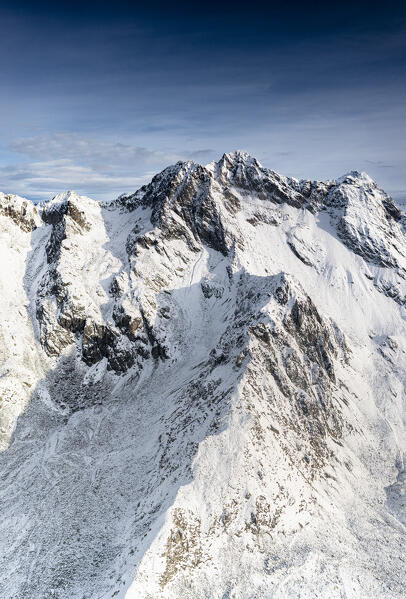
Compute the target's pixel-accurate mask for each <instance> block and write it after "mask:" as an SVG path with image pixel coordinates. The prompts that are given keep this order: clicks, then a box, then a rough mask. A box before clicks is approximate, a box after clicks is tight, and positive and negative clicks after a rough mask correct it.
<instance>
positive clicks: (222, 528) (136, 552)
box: [0, 152, 406, 599]
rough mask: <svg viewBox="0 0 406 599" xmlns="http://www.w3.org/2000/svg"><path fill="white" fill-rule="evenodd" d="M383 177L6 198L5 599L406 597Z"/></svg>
mask: <svg viewBox="0 0 406 599" xmlns="http://www.w3.org/2000/svg"><path fill="white" fill-rule="evenodd" d="M404 227H405V222H404V217H403V216H402V214H401V213H400V212H399V210H398V209H397V207H396V206H395V205H394V203H393V202H392V200H391V198H390V197H389V196H387V195H386V194H385V193H384V192H383V191H381V190H380V189H378V188H377V186H376V184H375V183H374V182H373V181H372V180H371V179H370V178H369V177H368V176H367V175H365V174H360V173H356V172H352V173H350V174H348V175H346V176H344V177H342V178H341V179H338V180H336V181H328V182H326V183H322V182H310V181H297V180H295V179H289V178H286V177H283V176H281V175H278V174H277V173H275V172H273V171H270V170H268V169H264V168H263V167H262V166H261V165H260V164H259V163H258V162H257V161H256V160H255V159H254V158H252V157H250V156H249V155H247V154H245V153H242V152H237V153H235V154H225V155H224V156H223V157H222V159H221V160H220V161H219V162H217V163H212V164H210V165H208V166H207V167H202V166H200V165H197V164H194V163H191V162H188V163H178V164H176V165H174V166H172V167H169V168H167V169H165V170H164V171H163V172H162V173H160V174H158V175H156V176H155V177H154V178H153V180H152V181H151V183H150V184H149V185H146V186H144V187H142V188H141V189H140V190H138V191H137V192H136V193H135V194H133V195H130V196H121V197H120V198H118V199H117V200H115V201H113V202H111V203H108V204H100V203H99V202H95V201H93V200H91V199H89V198H85V197H81V196H78V195H77V194H75V193H74V192H68V193H66V194H61V195H59V196H56V197H55V198H54V199H53V200H52V201H51V202H48V203H46V204H43V205H42V206H41V207H40V208H39V209H38V210H37V209H36V208H35V207H34V206H32V205H31V204H29V203H28V202H27V201H26V200H23V199H21V198H18V197H16V196H1V197H0V243H1V259H2V262H1V269H0V312H1V320H0V355H1V365H0V369H1V370H0V389H1V391H0V396H1V403H0V419H1V420H0V427H1V443H2V453H0V472H1V481H2V483H1V486H0V509H1V514H2V518H1V521H0V548H1V549H0V588H1V589H2V590H1V592H0V596H1V597H2V598H3V597H4V599H23V598H24V599H33V598H35V599H37V598H38V599H48V598H50V597H56V598H58V599H107V598H110V597H116V598H118V599H119V598H120V597H121V598H126V599H156V598H160V597H162V598H163V599H254V598H255V599H273V598H278V599H284V598H288V597H292V598H298V597H301V598H309V599H310V598H311V599H314V598H323V599H325V598H326V597H328V598H342V597H346V598H348V599H349V598H351V599H360V598H361V599H369V598H371V597H377V598H388V599H389V598H400V597H404V596H405V585H406V574H405V563H406V555H405V550H404V546H405V541H406V534H405V533H406V516H405V504H406V500H405V491H406V473H405V467H404V459H405V454H406V433H405V423H406V409H405V405H406V404H405V391H404V388H405V387H404V386H405V379H406V324H405V315H406V312H405V303H406V236H405V228H404Z"/></svg>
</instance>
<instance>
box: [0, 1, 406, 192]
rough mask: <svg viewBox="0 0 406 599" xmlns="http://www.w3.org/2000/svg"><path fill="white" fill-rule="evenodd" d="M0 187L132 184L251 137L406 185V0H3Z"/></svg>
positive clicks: (305, 168) (317, 173) (275, 151)
mask: <svg viewBox="0 0 406 599" xmlns="http://www.w3.org/2000/svg"><path fill="white" fill-rule="evenodd" d="M0 18H1V21H2V23H1V25H2V27H1V32H2V34H1V37H0V73H1V79H0V81H1V88H2V89H1V91H2V93H1V95H0V124H1V127H0V190H3V191H5V192H16V193H20V194H22V195H26V196H28V197H30V198H33V199H39V198H47V197H49V196H50V195H53V194H54V193H56V192H59V191H61V190H63V189H67V188H74V189H76V190H77V191H79V192H81V193H86V194H88V195H90V196H93V197H98V198H101V197H104V198H109V197H114V196H116V195H118V194H120V193H122V192H126V191H132V190H134V189H135V188H137V187H138V186H139V185H140V184H141V183H143V182H144V181H145V180H146V179H148V178H149V177H150V175H151V174H152V173H154V172H155V171H157V170H159V169H161V168H163V167H164V166H166V165H167V164H169V163H172V162H174V161H176V160H178V159H180V158H185V159H186V158H187V159H189V158H192V159H194V160H196V161H198V162H201V163H203V164H205V163H207V162H209V161H210V160H212V159H214V158H215V159H217V158H218V157H219V156H220V155H221V154H222V153H223V152H225V151H232V150H235V149H245V150H247V151H249V152H251V153H252V154H254V155H255V156H257V158H259V160H260V161H261V162H262V163H263V164H264V165H265V166H268V167H270V168H273V169H275V170H278V171H280V172H282V173H284V174H287V175H293V176H296V177H311V178H321V179H325V178H334V177H337V176H340V175H341V174H343V173H344V172H346V171H348V170H351V169H358V170H365V171H367V172H368V173H369V174H370V175H371V176H373V177H374V178H375V179H376V180H377V181H378V183H379V184H380V185H381V186H383V187H384V188H385V189H386V190H387V191H389V192H390V193H392V194H393V196H394V197H395V198H397V199H402V198H404V199H405V200H406V168H405V167H406V153H405V142H404V140H405V138H406V101H405V95H406V94H405V93H406V74H405V73H406V3H404V2H392V1H391V0H389V1H385V2H383V1H381V2H351V3H350V2H341V3H336V2H330V3H326V2H323V3H322V2H305V1H303V2H284V3H282V2H281V3H278V2H271V1H270V2H267V3H265V2H263V3H262V2H255V1H251V2H246V3H240V2H232V3H231V2H221V3H217V4H215V3H210V2H209V3H207V2H206V3H205V4H202V5H201V6H197V5H196V4H195V3H192V2H190V3H186V2H176V3H169V2H166V3H159V2H142V3H137V2H120V1H115V2H113V1H111V2H108V3H107V2H106V3H104V2H81V3H80V2H71V3H69V4H68V3H65V2H63V1H62V2H52V3H50V2H41V1H37V2H35V3H34V2H26V3H25V2H18V1H17V2H13V3H10V4H8V3H5V2H0Z"/></svg>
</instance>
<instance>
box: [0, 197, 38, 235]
mask: <svg viewBox="0 0 406 599" xmlns="http://www.w3.org/2000/svg"><path fill="white" fill-rule="evenodd" d="M0 214H3V215H4V216H7V217H8V218H11V220H12V221H13V222H14V223H15V224H16V225H17V226H18V227H19V228H20V229H21V230H22V231H24V232H26V233H29V232H31V231H33V230H34V229H36V228H37V226H38V225H39V220H40V218H39V215H38V211H37V209H36V208H35V206H34V205H33V203H32V202H29V201H28V200H23V199H22V198H18V197H16V196H12V195H4V196H2V197H1V198H0Z"/></svg>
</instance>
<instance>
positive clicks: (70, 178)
mask: <svg viewBox="0 0 406 599" xmlns="http://www.w3.org/2000/svg"><path fill="white" fill-rule="evenodd" d="M9 150H10V151H11V152H13V153H15V154H19V155H21V157H22V159H23V160H22V161H20V162H15V163H14V164H11V165H8V166H5V167H3V168H0V176H1V184H2V187H3V190H4V191H10V192H13V193H19V194H20V195H27V196H28V197H31V198H33V199H35V200H38V199H42V198H44V197H48V196H49V195H53V194H55V193H57V192H59V191H62V190H66V189H75V190H77V191H78V192H81V193H85V194H87V195H92V196H93V197H96V198H103V199H104V198H111V197H114V196H115V195H119V194H121V193H124V192H132V191H134V190H135V189H137V188H138V187H139V186H140V185H142V184H144V183H146V182H147V181H149V180H150V178H151V177H152V176H153V175H154V174H155V173H156V171H158V170H160V169H162V168H164V167H166V166H168V165H169V164H173V163H174V162H177V161H178V160H185V159H193V160H196V161H199V160H202V161H204V159H205V158H208V157H210V156H211V154H212V153H213V151H212V150H209V149H202V150H193V151H185V152H173V151H166V152H165V151H155V150H150V149H148V148H144V147H141V146H133V145H130V144H124V143H117V142H110V141H108V140H100V139H92V138H88V137H85V136H80V135H77V134H72V133H56V134H54V135H39V136H36V137H29V138H22V139H18V140H15V141H13V142H12V143H11V144H10V146H9Z"/></svg>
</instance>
